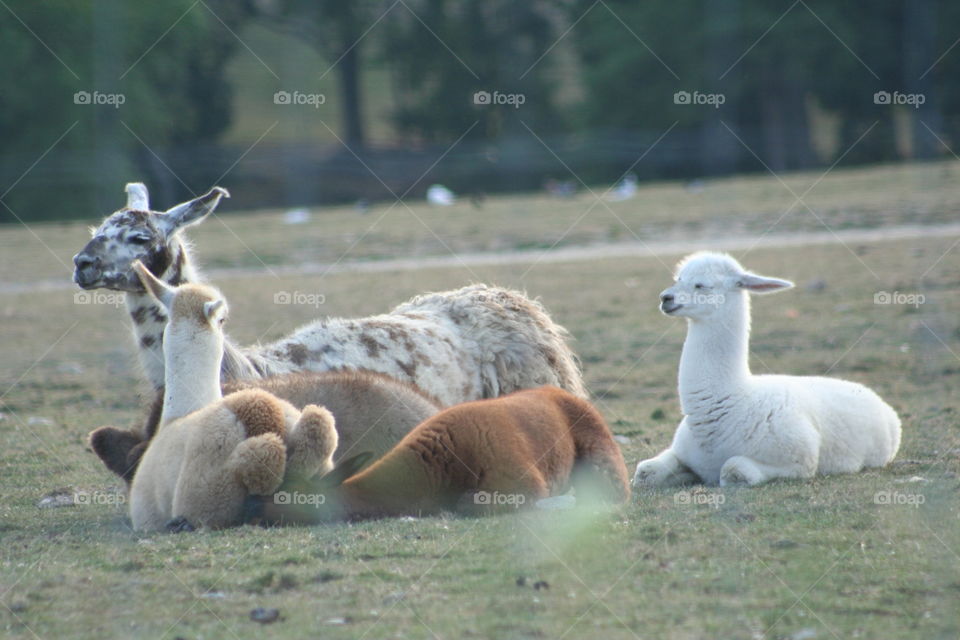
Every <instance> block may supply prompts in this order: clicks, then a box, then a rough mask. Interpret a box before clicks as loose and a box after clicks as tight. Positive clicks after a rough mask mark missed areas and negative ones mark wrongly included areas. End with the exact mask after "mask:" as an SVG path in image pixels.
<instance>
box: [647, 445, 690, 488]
mask: <svg viewBox="0 0 960 640" xmlns="http://www.w3.org/2000/svg"><path fill="white" fill-rule="evenodd" d="M698 482H701V480H700V477H699V476H698V475H697V474H695V473H694V472H692V471H691V470H690V469H689V468H687V466H686V465H684V464H683V463H682V462H680V459H679V458H677V456H676V454H675V453H674V452H673V450H672V449H666V450H665V451H663V452H661V453H660V455H658V456H657V457H655V458H650V459H649V460H644V461H642V462H640V463H639V464H637V470H636V472H635V473H634V474H633V486H634V487H677V486H680V485H685V484H697V483H698Z"/></svg>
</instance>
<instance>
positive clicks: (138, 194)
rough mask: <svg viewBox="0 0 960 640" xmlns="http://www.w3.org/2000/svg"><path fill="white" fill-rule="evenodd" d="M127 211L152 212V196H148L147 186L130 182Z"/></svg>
mask: <svg viewBox="0 0 960 640" xmlns="http://www.w3.org/2000/svg"><path fill="white" fill-rule="evenodd" d="M126 192H127V209H134V210H136V211H150V196H149V195H148V194H147V185H145V184H143V183H142V182H128V183H127V186H126Z"/></svg>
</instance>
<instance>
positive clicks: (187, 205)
mask: <svg viewBox="0 0 960 640" xmlns="http://www.w3.org/2000/svg"><path fill="white" fill-rule="evenodd" d="M225 196H227V192H226V191H225V190H224V189H221V188H219V187H214V188H213V189H211V190H210V192H209V193H207V194H205V195H203V196H200V197H198V198H194V199H193V200H190V201H188V202H184V203H182V204H179V205H177V206H175V207H173V208H171V209H169V210H168V211H165V212H156V211H151V210H150V209H149V200H148V196H147V189H146V187H145V186H144V185H142V184H140V183H133V184H128V185H127V198H128V199H127V206H126V207H124V208H123V209H120V210H119V211H117V212H115V213H114V214H112V215H111V216H109V217H108V218H107V219H106V220H104V221H103V223H102V224H101V225H100V226H99V227H98V228H97V229H94V230H93V238H92V239H91V240H90V241H89V242H88V243H87V245H86V246H85V247H84V248H83V249H82V250H81V251H80V253H78V254H77V255H76V256H75V257H74V263H75V265H76V269H75V270H74V280H75V281H76V283H77V284H78V285H79V286H80V287H82V288H84V289H96V288H107V289H114V290H118V291H126V292H127V296H126V297H127V307H128V311H129V313H130V317H131V319H132V321H133V329H134V337H135V339H136V341H137V348H138V349H139V355H140V362H141V364H142V366H143V369H144V372H145V373H146V375H147V378H148V379H149V381H150V382H151V384H152V385H153V387H154V388H155V389H159V388H160V387H162V386H163V383H164V366H163V359H164V356H163V352H162V336H163V331H164V327H165V325H166V322H167V314H166V310H165V309H164V308H163V306H162V305H160V304H159V303H157V301H156V300H154V299H153V298H152V297H151V296H149V295H148V294H147V293H146V292H145V291H144V290H143V286H142V285H141V284H140V280H139V279H138V278H137V275H136V274H135V273H134V272H133V270H132V269H131V268H130V264H131V263H132V262H133V261H134V260H140V261H141V262H143V264H144V265H146V267H147V268H148V269H149V270H150V272H151V273H153V274H154V275H156V276H157V277H158V278H160V279H161V280H163V281H164V282H165V283H166V284H168V285H170V286H174V287H176V286H179V285H181V284H187V283H193V282H199V281H200V277H199V274H198V273H197V271H196V269H195V267H194V266H193V262H192V260H191V259H190V255H189V250H188V245H187V244H186V241H185V239H184V237H183V233H182V231H183V230H184V229H186V228H187V227H189V226H191V225H194V224H198V223H200V222H202V221H203V220H204V219H205V218H206V217H207V216H208V215H210V213H211V212H212V211H213V210H214V208H216V206H217V204H218V203H219V202H220V199H221V198H223V197H225ZM223 348H224V356H223V365H222V372H223V380H222V381H223V382H228V381H230V380H248V379H252V378H266V377H271V376H275V375H279V374H284V373H293V372H298V371H344V370H349V371H361V370H363V371H375V372H378V373H383V374H386V375H388V376H391V377H393V378H396V379H398V380H402V381H404V382H409V383H412V384H414V385H416V386H417V387H419V388H420V389H422V390H423V391H424V392H426V393H427V394H429V395H431V396H433V397H434V398H436V399H437V400H438V401H439V402H440V403H441V404H442V405H444V406H448V405H453V404H456V403H458V402H465V401H467V400H476V399H479V398H492V397H496V396H499V395H503V394H507V393H510V392H512V391H516V390H518V389H525V388H530V387H538V386H540V385H546V384H550V385H556V386H558V387H561V388H563V389H566V390H567V391H570V392H571V393H573V394H574V395H577V396H579V397H581V398H586V397H587V392H586V389H585V388H584V386H583V380H582V377H581V373H580V368H579V366H578V364H577V359H576V356H575V355H574V354H573V352H572V351H571V350H570V347H569V345H568V344H567V331H566V330H565V329H564V328H563V327H561V326H559V325H558V324H556V323H555V322H554V321H553V320H552V319H551V318H550V316H549V315H548V314H547V312H546V310H545V309H544V308H543V307H542V306H541V305H540V303H539V302H536V301H535V300H530V299H529V298H527V297H526V296H525V295H524V294H522V293H520V292H518V291H512V290H510V289H503V288H499V287H491V286H487V285H482V284H477V285H472V286H468V287H463V288H461V289H456V290H453V291H444V292H439V293H432V294H428V295H424V296H418V297H416V298H414V299H413V300H410V301H409V302H406V303H404V304H402V305H400V306H398V307H397V308H395V309H394V310H393V311H391V312H389V313H385V314H382V315H378V316H372V317H367V318H357V319H343V318H328V319H325V320H318V321H316V322H313V323H311V324H308V325H306V326H304V327H301V328H300V329H298V330H297V331H295V332H294V333H293V334H291V335H289V336H287V337H286V338H283V339H281V340H278V341H276V342H274V343H272V344H266V345H252V346H249V347H243V348H241V347H237V346H236V345H234V344H233V343H232V342H231V341H230V340H229V339H228V340H226V341H224V345H223Z"/></svg>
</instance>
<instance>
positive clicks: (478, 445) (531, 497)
mask: <svg viewBox="0 0 960 640" xmlns="http://www.w3.org/2000/svg"><path fill="white" fill-rule="evenodd" d="M349 466H350V462H349V461H348V462H347V463H345V467H349ZM338 471H339V472H338ZM345 473H349V470H347V469H340V470H335V471H334V472H333V473H332V474H331V475H330V476H327V477H325V478H321V479H319V480H314V481H301V482H288V483H287V484H286V485H285V486H284V487H282V488H281V491H280V492H279V493H277V494H274V496H273V498H272V499H271V498H252V500H254V504H250V503H248V519H252V520H261V521H262V522H266V523H281V522H286V523H300V524H311V523H318V522H326V521H334V520H345V519H364V518H379V517H389V516H402V515H411V516H420V515H427V514H433V513H437V512H439V511H443V510H456V509H458V508H459V509H461V510H463V508H464V507H467V510H470V511H474V510H476V508H475V507H474V506H473V505H476V506H477V507H480V510H481V511H491V510H492V511H504V510H513V509H515V508H516V507H517V506H522V505H526V506H532V505H533V504H534V503H535V502H536V501H537V500H539V499H541V498H546V497H549V496H556V495H560V494H563V493H565V492H566V491H567V490H568V489H569V488H570V486H571V485H572V486H574V487H575V488H576V489H577V494H578V497H580V499H581V500H582V499H583V498H584V497H592V496H596V497H598V498H600V499H601V500H603V501H606V502H613V503H621V502H625V501H627V500H628V499H629V497H630V487H629V484H628V481H627V468H626V466H625V465H624V461H623V455H622V454H621V453H620V447H619V446H618V445H617V443H616V442H615V441H614V439H613V435H612V434H611V432H610V428H609V427H608V426H607V424H606V422H604V420H603V418H602V417H601V415H600V414H599V412H597V410H596V409H595V408H594V407H593V406H592V405H590V404H589V403H588V402H586V401H585V400H582V399H580V398H577V397H575V396H573V395H571V394H570V393H568V392H566V391H563V390H561V389H558V388H556V387H541V388H539V389H528V390H524V391H517V392H515V393H512V394H510V395H507V396H502V397H500V398H494V399H490V400H478V401H474V402H467V403H464V404H459V405H456V406H453V407H450V408H448V409H445V410H444V411H442V412H440V413H438V414H437V415H435V416H433V417H432V418H429V419H428V420H426V421H425V422H423V423H422V424H420V425H419V426H417V428H416V429H414V430H413V431H411V432H410V433H409V434H407V435H406V437H404V438H403V440H401V441H400V442H399V444H397V445H396V446H395V447H394V448H393V449H392V450H391V451H390V452H389V453H387V454H386V455H385V456H383V457H382V458H381V459H380V460H378V461H377V462H375V463H374V464H372V465H371V466H370V467H368V468H367V469H365V470H363V471H361V472H360V473H357V474H356V475H353V476H352V477H349V478H348V479H346V480H344V481H342V483H340V484H337V485H336V486H331V485H332V484H336V482H337V481H331V478H333V477H336V478H338V480H342V478H343V477H344V474H345Z"/></svg>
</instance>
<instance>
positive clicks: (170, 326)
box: [131, 260, 227, 370]
mask: <svg viewBox="0 0 960 640" xmlns="http://www.w3.org/2000/svg"><path fill="white" fill-rule="evenodd" d="M131 266H132V269H133V271H134V272H135V273H136V274H137V276H138V277H139V278H140V281H141V282H142V283H143V288H144V289H145V290H146V291H147V293H149V294H150V295H151V296H153V297H154V298H156V299H157V301H158V302H159V303H160V304H161V305H162V306H163V307H164V309H166V311H167V316H168V320H167V326H166V327H165V328H164V330H163V345H164V354H165V355H166V356H167V357H168V358H169V357H170V356H171V354H174V359H176V355H175V354H186V357H189V358H190V359H191V360H194V361H202V362H207V361H208V360H212V359H214V358H216V361H217V367H219V366H220V364H219V363H220V358H222V356H223V343H224V336H223V323H224V322H226V319H227V301H226V300H225V299H224V297H223V295H222V294H221V293H220V292H219V291H217V290H216V289H214V288H213V287H211V286H208V285H200V284H184V285H181V286H179V287H171V286H170V285H168V284H166V283H165V282H163V281H161V280H159V279H157V278H156V276H154V275H153V274H152V273H150V271H149V270H148V269H147V268H146V267H145V266H144V265H143V263H142V262H140V261H139V260H137V261H135V262H134V263H133V265H131ZM180 364H184V363H180ZM178 370H179V367H178Z"/></svg>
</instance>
